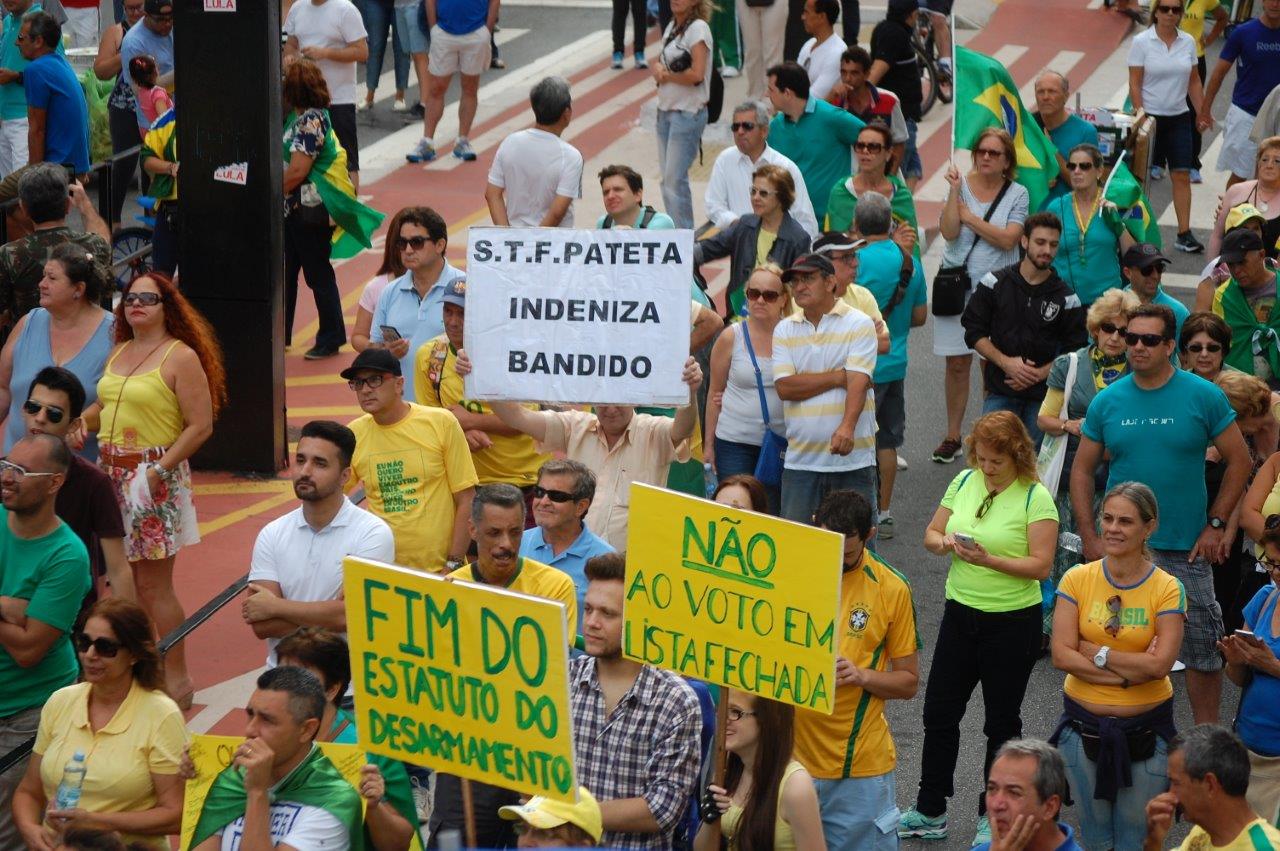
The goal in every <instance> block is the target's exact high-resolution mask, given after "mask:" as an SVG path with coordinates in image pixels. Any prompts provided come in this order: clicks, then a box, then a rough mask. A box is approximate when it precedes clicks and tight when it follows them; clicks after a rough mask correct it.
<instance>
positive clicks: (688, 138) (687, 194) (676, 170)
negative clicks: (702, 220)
mask: <svg viewBox="0 0 1280 851" xmlns="http://www.w3.org/2000/svg"><path fill="white" fill-rule="evenodd" d="M706 126H707V109H706V107H703V108H702V109H700V110H698V111H697V112H681V111H680V110H678V109H660V110H658V170H659V171H661V172H662V203H663V204H664V205H666V208H667V215H668V216H670V217H671V218H672V220H674V221H675V223H676V227H678V228H693V193H692V191H691V190H690V189H689V169H690V168H691V167H692V166H693V161H694V159H695V158H696V157H697V156H698V147H699V146H700V145H701V144H702V128H704V127H706Z"/></svg>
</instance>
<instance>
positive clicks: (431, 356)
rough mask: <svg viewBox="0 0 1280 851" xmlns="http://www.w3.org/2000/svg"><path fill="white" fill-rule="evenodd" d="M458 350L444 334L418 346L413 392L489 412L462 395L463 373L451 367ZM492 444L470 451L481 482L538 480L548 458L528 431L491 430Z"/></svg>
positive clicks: (438, 404) (433, 403)
mask: <svg viewBox="0 0 1280 851" xmlns="http://www.w3.org/2000/svg"><path fill="white" fill-rule="evenodd" d="M457 356H458V353H457V351H456V350H455V349H454V348H453V346H451V345H449V340H448V338H447V337H445V336H444V335H443V334H441V335H440V336H439V337H436V338H435V339H433V340H430V341H429V342H427V344H426V345H424V346H420V347H419V348H418V353H417V355H416V356H415V358H414V366H413V381H414V387H413V389H414V393H415V398H417V399H418V400H419V401H420V402H421V403H422V404H423V405H428V406H430V407H433V408H446V409H448V408H452V407H453V406H454V405H460V406H462V407H463V408H465V409H467V410H468V411H470V412H471V413H473V414H491V413H493V411H492V410H491V409H490V408H489V406H488V405H486V404H484V403H483V402H471V401H468V400H466V399H464V398H462V393H463V390H462V376H461V375H458V372H457V370H455V369H454V368H453V364H454V361H456V360H457ZM489 439H490V440H492V441H493V445H492V446H490V447H489V448H488V449H481V450H479V451H477V452H472V453H471V460H472V461H473V462H475V465H476V477H477V478H478V479H479V480H480V484H482V485H490V484H494V483H496V482H506V483H507V484H512V485H515V486H516V487H527V486H528V485H534V484H537V483H538V468H539V467H541V466H542V465H543V464H544V463H546V462H547V461H549V460H551V456H550V455H544V454H542V453H540V452H538V450H537V449H536V448H534V443H533V438H532V437H529V436H528V435H527V434H516V435H509V434H491V435H489Z"/></svg>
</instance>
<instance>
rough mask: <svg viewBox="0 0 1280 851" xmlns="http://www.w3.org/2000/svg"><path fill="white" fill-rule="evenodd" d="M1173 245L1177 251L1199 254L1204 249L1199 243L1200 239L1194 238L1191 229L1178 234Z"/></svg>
mask: <svg viewBox="0 0 1280 851" xmlns="http://www.w3.org/2000/svg"><path fill="white" fill-rule="evenodd" d="M1174 247H1176V248H1177V249H1178V250H1179V251H1185V252H1186V253H1187V254H1200V253H1202V252H1203V251H1204V246H1203V245H1201V244H1200V240H1198V239H1196V238H1195V235H1194V234H1192V233H1191V231H1186V232H1184V233H1180V234H1178V239H1177V241H1176V242H1174Z"/></svg>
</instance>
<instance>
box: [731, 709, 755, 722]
mask: <svg viewBox="0 0 1280 851" xmlns="http://www.w3.org/2000/svg"><path fill="white" fill-rule="evenodd" d="M725 714H726V715H728V716H729V720H730V721H741V720H742V719H743V718H747V717H750V716H754V715H755V713H754V712H748V711H747V710H745V709H739V708H738V707H736V706H730V707H729V711H728V712H726V713H725Z"/></svg>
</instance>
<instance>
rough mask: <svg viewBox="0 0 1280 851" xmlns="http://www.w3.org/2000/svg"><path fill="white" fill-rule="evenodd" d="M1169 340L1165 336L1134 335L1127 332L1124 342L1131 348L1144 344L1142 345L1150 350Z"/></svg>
mask: <svg viewBox="0 0 1280 851" xmlns="http://www.w3.org/2000/svg"><path fill="white" fill-rule="evenodd" d="M1167 339H1169V338H1168V337H1166V336H1164V335H1163V334H1134V333H1132V332H1130V331H1125V333H1124V341H1125V342H1126V343H1128V344H1129V345H1131V346H1136V345H1138V343H1142V345H1144V346H1146V347H1147V348H1148V349H1153V348H1155V347H1156V346H1158V345H1160V344H1161V343H1163V342H1164V341H1165V340H1167Z"/></svg>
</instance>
